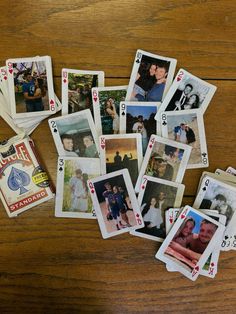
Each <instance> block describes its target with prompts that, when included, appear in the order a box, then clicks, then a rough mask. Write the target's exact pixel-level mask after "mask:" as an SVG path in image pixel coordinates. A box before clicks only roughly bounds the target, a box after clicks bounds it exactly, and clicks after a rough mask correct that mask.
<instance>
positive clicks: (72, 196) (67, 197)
mask: <svg viewBox="0 0 236 314" xmlns="http://www.w3.org/2000/svg"><path fill="white" fill-rule="evenodd" d="M99 175H100V161H99V159H98V158H77V157H59V158H58V167H57V197H56V205H55V216H56V217H70V218H94V217H95V215H94V213H93V206H92V201H91V197H90V194H89V191H88V186H87V180H89V179H92V178H95V177H98V176H99Z"/></svg>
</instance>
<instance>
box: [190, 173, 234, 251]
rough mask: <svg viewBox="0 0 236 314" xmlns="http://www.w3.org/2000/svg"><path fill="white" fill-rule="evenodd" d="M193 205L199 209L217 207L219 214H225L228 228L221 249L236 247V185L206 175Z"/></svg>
mask: <svg viewBox="0 0 236 314" xmlns="http://www.w3.org/2000/svg"><path fill="white" fill-rule="evenodd" d="M193 207H194V208H197V209H212V210H214V209H215V210H217V211H218V212H219V214H221V215H225V216H226V230H225V234H224V239H223V242H222V245H221V249H222V250H230V249H236V241H235V239H236V227H235V226H236V212H235V209H236V187H234V186H232V185H230V184H227V183H225V182H221V181H219V180H217V179H214V178H211V177H210V176H205V177H204V179H203V180H202V184H201V187H200V189H199V191H198V194H197V196H196V199H195V201H194V204H193ZM234 241H235V242H234Z"/></svg>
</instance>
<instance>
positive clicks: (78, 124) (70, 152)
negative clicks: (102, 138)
mask: <svg viewBox="0 0 236 314" xmlns="http://www.w3.org/2000/svg"><path fill="white" fill-rule="evenodd" d="M48 123H49V127H50V130H51V132H52V136H53V139H54V142H55V145H56V148H57V151H58V154H59V156H67V157H86V158H98V156H99V154H98V138H97V132H96V130H95V125H94V122H93V118H92V114H91V111H90V110H89V109H85V110H83V111H79V112H75V113H72V114H70V115H66V116H62V117H57V118H52V119H49V120H48Z"/></svg>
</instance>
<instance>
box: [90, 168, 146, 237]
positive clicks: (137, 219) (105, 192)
mask: <svg viewBox="0 0 236 314" xmlns="http://www.w3.org/2000/svg"><path fill="white" fill-rule="evenodd" d="M88 188H89V191H90V193H91V198H92V202H93V207H94V210H95V212H96V216H97V219H98V223H99V227H100V230H101V233H102V236H103V238H105V239H106V238H109V237H112V236H115V235H118V234H121V233H124V232H128V231H130V230H133V229H137V228H142V227H143V220H142V217H141V213H140V209H139V205H138V202H137V198H136V195H135V192H134V189H133V186H132V182H131V179H130V175H129V173H128V170H127V169H122V170H119V171H115V172H112V173H109V174H106V175H104V176H100V177H97V178H95V179H92V180H88Z"/></svg>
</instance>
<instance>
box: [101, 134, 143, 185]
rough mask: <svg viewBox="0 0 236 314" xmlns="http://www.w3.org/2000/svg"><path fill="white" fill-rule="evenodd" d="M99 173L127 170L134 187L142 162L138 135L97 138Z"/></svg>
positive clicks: (139, 136) (140, 142)
mask: <svg viewBox="0 0 236 314" xmlns="http://www.w3.org/2000/svg"><path fill="white" fill-rule="evenodd" d="M99 145H100V159H101V173H102V174H105V173H110V172H113V171H116V170H120V169H124V168H127V169H128V170H129V174H130V177H131V181H132V183H133V185H135V183H136V181H137V178H138V173H139V170H140V167H141V163H142V160H143V155H142V140H141V135H140V134H117V135H102V136H100V137H99Z"/></svg>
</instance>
